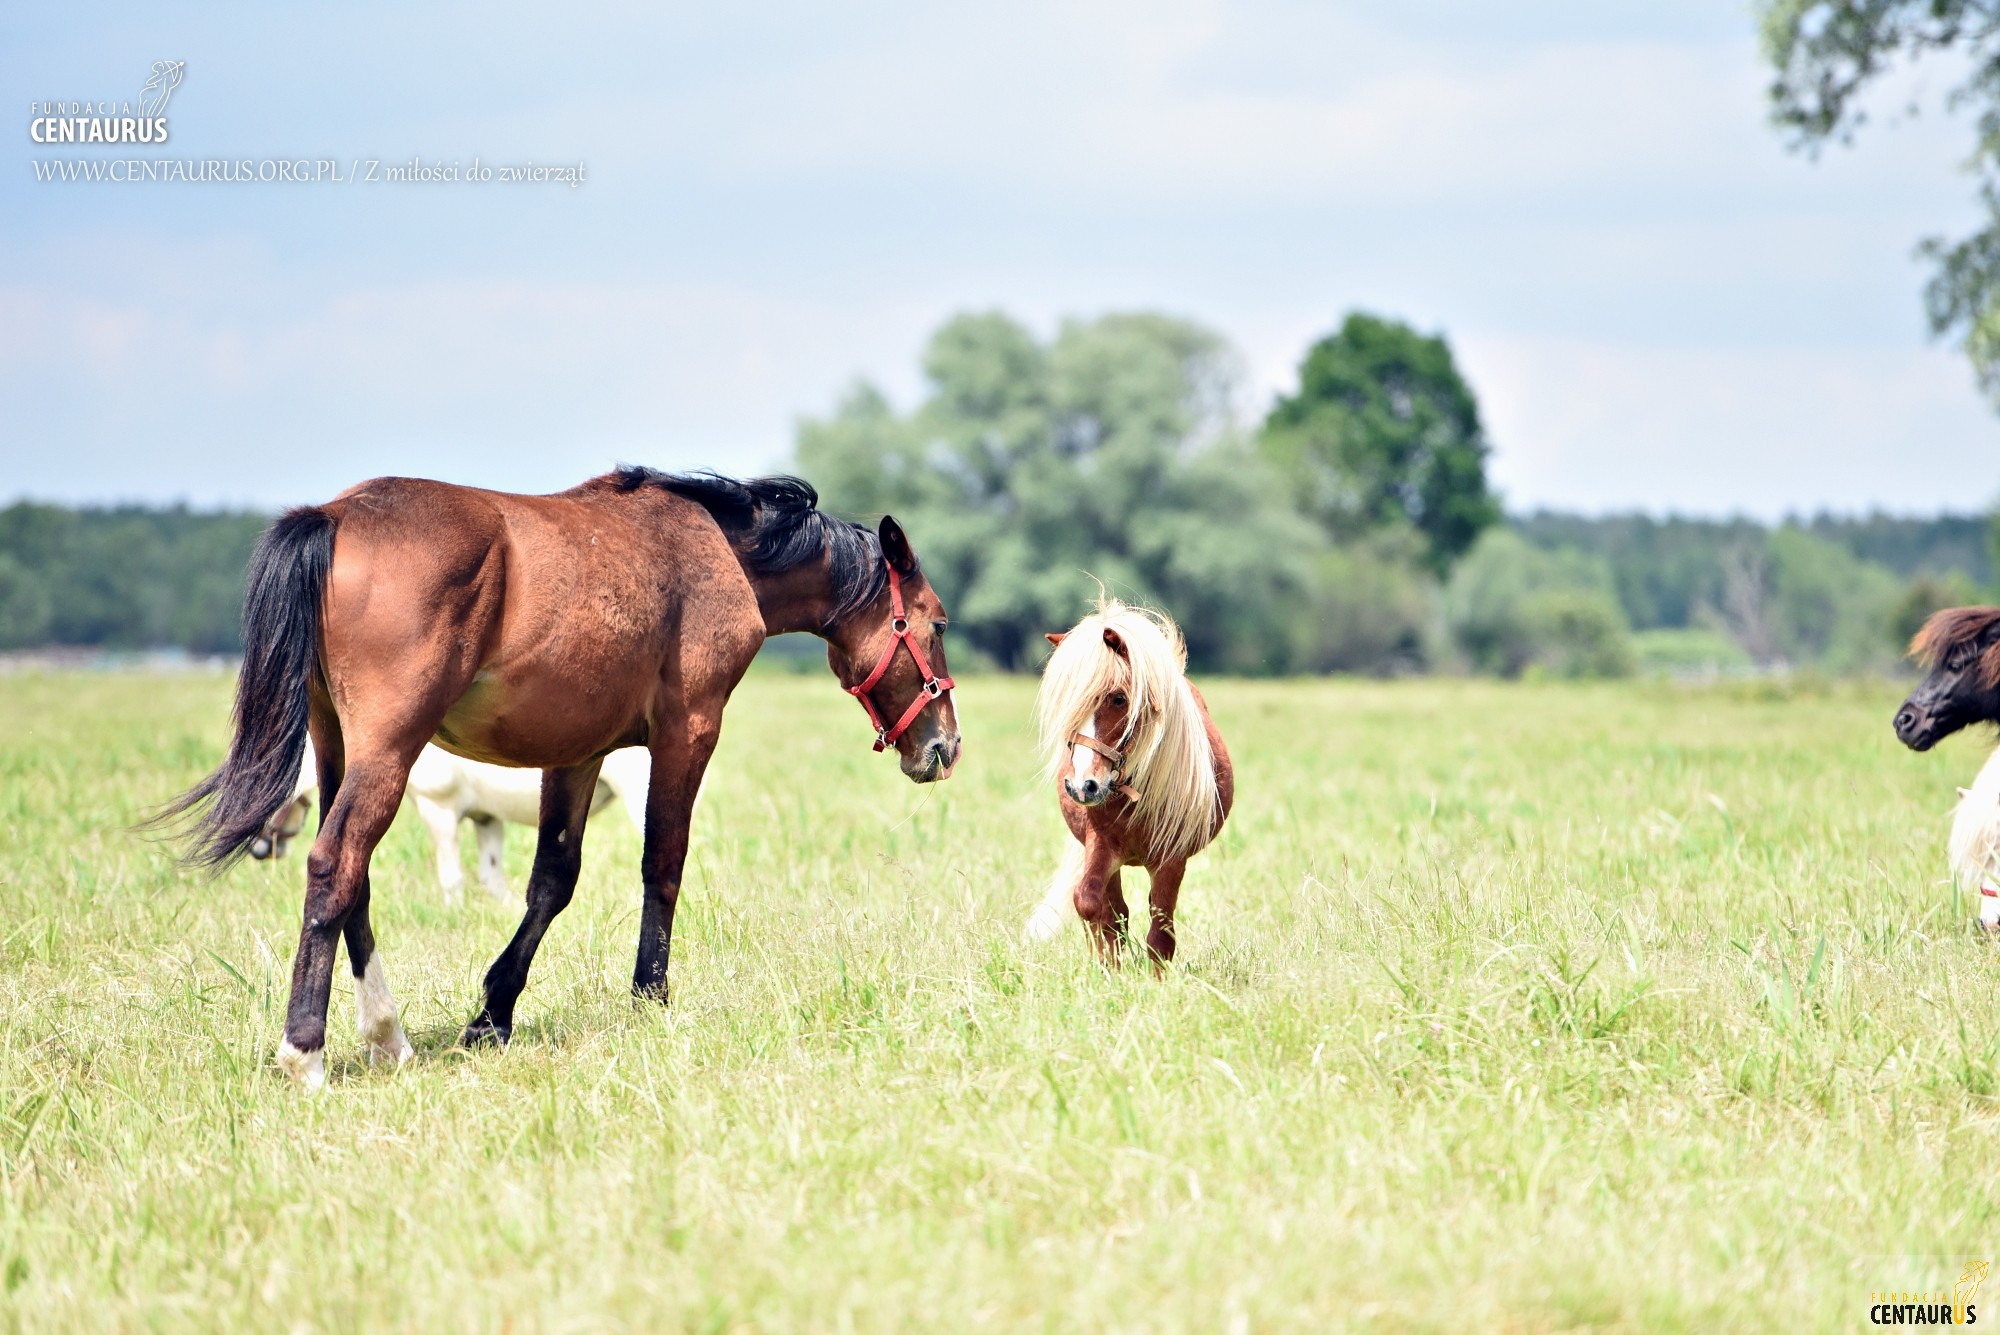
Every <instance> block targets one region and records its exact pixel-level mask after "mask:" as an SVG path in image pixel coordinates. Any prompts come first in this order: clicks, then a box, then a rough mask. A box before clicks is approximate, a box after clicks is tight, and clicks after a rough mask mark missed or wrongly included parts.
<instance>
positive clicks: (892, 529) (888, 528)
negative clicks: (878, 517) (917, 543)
mask: <svg viewBox="0 0 2000 1335" xmlns="http://www.w3.org/2000/svg"><path fill="white" fill-rule="evenodd" d="M875 536H876V537H878V538H880V539H881V540H882V555H883V556H885V557H887V558H888V560H889V564H890V566H891V567H893V568H894V569H895V571H896V573H897V574H899V575H914V574H916V573H917V554H916V553H915V552H913V551H911V550H910V539H909V538H908V537H907V536H906V535H905V534H904V532H903V526H902V525H901V524H899V523H897V522H896V521H895V520H894V519H893V518H891V517H890V516H888V515H883V516H882V523H881V524H880V526H878V527H877V528H876V530H875Z"/></svg>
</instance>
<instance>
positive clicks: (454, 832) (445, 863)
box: [412, 797, 465, 904]
mask: <svg viewBox="0 0 2000 1335" xmlns="http://www.w3.org/2000/svg"><path fill="white" fill-rule="evenodd" d="M412 800H413V801H415V802H416V804H417V816H418V818H419V819H420V820H422V821H423V823H424V828H425V829H426V830H429V831H430V832H431V847H432V848H434V849H436V850H437V868H438V885H439V887H440V888H441V889H443V891H444V902H445V903H447V904H456V903H458V901H459V892H460V891H461V890H463V889H464V888H465V868H464V867H462V866H460V865H459V861H458V812H456V811H454V810H453V809H452V808H450V807H448V806H446V805H445V804H444V803H442V802H434V801H432V800H431V799H430V798H428V797H414V798H413V799H412Z"/></svg>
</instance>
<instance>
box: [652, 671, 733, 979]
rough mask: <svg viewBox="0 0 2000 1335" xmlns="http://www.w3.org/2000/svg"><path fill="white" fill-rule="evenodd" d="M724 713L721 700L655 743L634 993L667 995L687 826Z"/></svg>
mask: <svg viewBox="0 0 2000 1335" xmlns="http://www.w3.org/2000/svg"><path fill="white" fill-rule="evenodd" d="M721 713H722V707H721V705H720V704H719V703H718V704H717V705H716V706H715V708H714V710H713V712H707V711H704V712H703V713H702V714H701V715H700V716H698V721H697V720H695V719H691V720H690V725H689V730H688V734H687V735H686V736H685V737H684V738H663V739H661V740H660V742H659V743H657V744H656V745H655V746H654V747H653V772H652V778H651V781H650V783H649V785H648V787H647V789H646V852H645V856H644V858H643V860H642V861H641V863H640V880H641V882H642V883H643V886H644V894H645V900H644V902H643V903H642V904H641V905H640V909H639V954H638V958H637V959H636V960H635V961H634V962H633V965H632V993H633V995H634V996H640V997H650V998H652V999H653V1000H655V1001H665V1000H666V999H667V960H668V957H669V956H670V955H671V954H672V952H673V943H674V910H675V908H677V907H678V906H679V904H680V899H681V874H682V872H683V871H684V870H685V869H686V866H687V851H688V826H689V824H690V823H691V822H692V820H693V818H694V799H695V796H696V794H698V793H699V792H700V791H701V776H702V775H703V774H704V773H706V772H707V770H708V761H709V757H710V756H712V755H714V754H715V741H716V737H717V736H718V734H719V733H720V730H721V729H720V719H721ZM711 719H712V720H714V722H710V721H708V720H711Z"/></svg>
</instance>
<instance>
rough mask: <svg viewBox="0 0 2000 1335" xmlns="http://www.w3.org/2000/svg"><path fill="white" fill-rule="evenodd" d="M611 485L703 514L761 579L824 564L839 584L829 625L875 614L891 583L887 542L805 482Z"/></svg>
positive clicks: (677, 480) (686, 480)
mask: <svg viewBox="0 0 2000 1335" xmlns="http://www.w3.org/2000/svg"><path fill="white" fill-rule="evenodd" d="M611 481H612V485H613V486H615V487H616V488H617V489H618V490H619V491H622V492H629V491H637V490H639V489H640V488H641V487H658V488H659V489H660V490H662V491H670V492H672V493H673V494H674V495H676V496H683V497H686V498H687V499H688V500H691V501H693V502H694V503H695V504H697V505H699V506H701V507H702V508H703V509H705V510H707V511H708V512H709V514H711V515H713V516H714V517H715V522H716V523H717V524H719V525H721V526H722V532H723V534H724V536H726V537H727V538H728V539H729V541H730V544H731V545H732V546H734V547H735V548H736V554H737V556H738V557H739V558H740V559H741V560H742V562H743V564H744V565H745V566H746V567H747V568H748V569H749V570H750V571H751V572H752V573H754V574H759V575H779V574H783V573H784V572H785V571H787V570H791V569H793V568H795V567H797V566H801V565H804V564H805V563H806V562H808V561H812V560H815V559H817V558H818V557H820V556H825V557H826V558H827V570H828V572H829V574H830V575H831V577H832V580H833V610H832V611H831V612H830V613H829V614H828V621H829V622H837V621H840V620H842V619H843V618H845V617H847V616H849V615H851V614H852V613H854V612H858V611H859V610H861V609H862V608H864V607H866V606H868V604H870V603H872V602H874V601H875V599H877V598H878V597H880V596H881V594H882V590H883V588H884V586H886V585H887V584H888V582H889V572H888V567H887V566H886V565H885V564H884V562H883V560H882V544H881V541H880V540H879V539H878V538H876V536H875V535H874V534H873V533H872V532H870V531H869V530H868V529H867V528H865V527H863V526H862V525H860V524H853V523H849V522H848V521H847V520H845V519H835V518H834V517H833V516H832V515H829V514H825V513H823V512H822V511H821V510H820V508H819V493H818V492H816V491H814V490H813V487H812V484H811V483H810V482H807V481H806V480H805V479H804V478H796V477H753V478H747V479H742V480H739V479H737V478H733V477H724V476H722V475H721V474H720V473H709V472H699V473H663V472H661V471H660V470H659V469H657V468H638V467H634V466H631V465H627V466H625V467H623V468H620V469H618V470H617V471H615V472H614V473H612V475H611Z"/></svg>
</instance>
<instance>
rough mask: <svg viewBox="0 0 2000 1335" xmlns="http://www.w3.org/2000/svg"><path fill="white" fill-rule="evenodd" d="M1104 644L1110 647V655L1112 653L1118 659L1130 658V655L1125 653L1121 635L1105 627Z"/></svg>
mask: <svg viewBox="0 0 2000 1335" xmlns="http://www.w3.org/2000/svg"><path fill="white" fill-rule="evenodd" d="M1104 642H1105V643H1106V644H1108V645H1110V646H1111V652H1112V653H1114V654H1117V655H1118V656H1119V657H1120V658H1130V657H1131V655H1130V654H1128V653H1126V652H1125V639H1124V637H1123V636H1121V635H1120V634H1119V633H1118V632H1117V631H1115V630H1113V629H1111V627H1109V626H1106V627H1105V628H1104Z"/></svg>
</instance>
